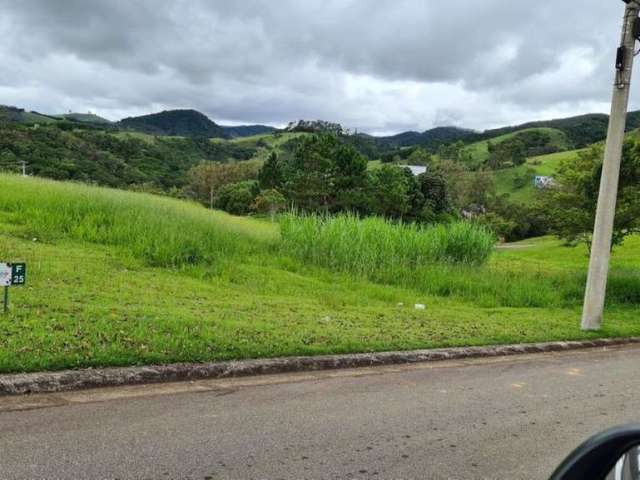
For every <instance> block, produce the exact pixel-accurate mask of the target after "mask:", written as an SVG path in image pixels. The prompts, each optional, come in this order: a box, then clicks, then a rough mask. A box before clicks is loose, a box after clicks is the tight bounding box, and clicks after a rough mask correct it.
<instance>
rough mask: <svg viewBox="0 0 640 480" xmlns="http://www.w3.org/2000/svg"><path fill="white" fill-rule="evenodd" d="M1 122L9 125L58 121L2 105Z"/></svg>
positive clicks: (36, 113) (0, 109)
mask: <svg viewBox="0 0 640 480" xmlns="http://www.w3.org/2000/svg"><path fill="white" fill-rule="evenodd" d="M0 121H4V122H9V123H25V124H35V123H38V124H40V123H52V122H56V121H58V119H57V118H55V117H52V116H50V115H44V114H42V113H38V112H28V111H26V110H25V109H23V108H18V107H11V106H8V105H0Z"/></svg>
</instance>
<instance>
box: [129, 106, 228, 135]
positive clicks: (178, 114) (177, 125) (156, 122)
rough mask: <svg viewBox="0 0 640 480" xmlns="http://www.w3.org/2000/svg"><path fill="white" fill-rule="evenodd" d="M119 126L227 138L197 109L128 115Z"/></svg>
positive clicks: (161, 133)
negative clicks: (137, 115)
mask: <svg viewBox="0 0 640 480" xmlns="http://www.w3.org/2000/svg"><path fill="white" fill-rule="evenodd" d="M117 126H118V127H119V128H121V129H124V130H134V131H138V132H143V133H149V134H152V135H166V136H172V137H205V138H226V137H227V134H226V133H225V130H224V129H223V128H222V127H220V126H219V125H217V124H216V123H214V122H213V121H211V120H210V119H209V117H207V116H206V115H204V114H203V113H200V112H198V111H196V110H165V111H163V112H160V113H152V114H150V115H142V116H140V117H127V118H123V119H122V120H120V121H119V122H118V124H117Z"/></svg>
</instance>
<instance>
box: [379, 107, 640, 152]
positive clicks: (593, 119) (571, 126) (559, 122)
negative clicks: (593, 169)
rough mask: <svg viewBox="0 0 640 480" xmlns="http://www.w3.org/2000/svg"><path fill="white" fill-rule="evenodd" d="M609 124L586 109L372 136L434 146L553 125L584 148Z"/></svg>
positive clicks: (630, 125)
mask: <svg viewBox="0 0 640 480" xmlns="http://www.w3.org/2000/svg"><path fill="white" fill-rule="evenodd" d="M608 126H609V116H608V115H605V114H604V113H589V114H586V115H578V116H575V117H567V118H557V119H553V120H541V121H535V122H527V123H522V124H520V125H512V126H508V127H501V128H494V129H490V130H485V131H483V132H478V131H474V130H469V129H464V128H458V127H436V128H432V129H431V130H427V131H425V132H422V133H420V132H413V131H409V132H402V133H399V134H397V135H392V136H388V137H373V138H376V140H377V141H378V143H379V144H381V145H384V146H390V147H411V146H417V145H420V146H423V147H426V148H432V149H434V148H437V147H439V146H440V145H446V144H449V143H453V142H457V141H458V140H462V141H464V142H465V143H472V142H478V141H481V140H489V139H491V138H494V137H498V136H500V135H505V134H507V133H513V132H517V131H520V130H526V129H530V128H553V129H557V130H561V131H562V132H563V133H564V134H565V135H566V136H567V139H568V140H569V144H570V145H569V147H570V148H583V147H586V146H587V145H591V144H592V143H596V142H600V141H602V140H604V139H605V138H606V136H607V128H608ZM636 128H640V111H635V112H629V114H628V115H627V131H629V130H634V129H636Z"/></svg>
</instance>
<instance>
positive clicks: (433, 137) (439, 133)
mask: <svg viewBox="0 0 640 480" xmlns="http://www.w3.org/2000/svg"><path fill="white" fill-rule="evenodd" d="M474 135H476V132H474V131H473V130H468V129H464V128H458V127H436V128H432V129H430V130H426V131H424V132H422V133H420V132H413V131H410V132H402V133H399V134H397V135H392V136H389V137H376V138H377V140H378V141H379V142H380V143H382V144H384V145H389V146H395V147H410V146H414V145H420V146H423V147H426V148H429V149H436V148H437V147H439V146H440V145H444V144H447V143H453V142H457V141H458V140H463V141H464V140H467V139H469V138H474Z"/></svg>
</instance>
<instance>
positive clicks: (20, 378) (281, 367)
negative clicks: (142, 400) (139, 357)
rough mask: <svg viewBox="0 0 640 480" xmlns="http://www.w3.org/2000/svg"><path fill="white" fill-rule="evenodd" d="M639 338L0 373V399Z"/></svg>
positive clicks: (491, 354) (479, 355) (511, 352)
mask: <svg viewBox="0 0 640 480" xmlns="http://www.w3.org/2000/svg"><path fill="white" fill-rule="evenodd" d="M639 343H640V337H631V338H611V339H595V340H585V341H561V342H544V343H527V344H517V345H497V346H487V347H454V348H438V349H432V350H411V351H395V352H378V353H354V354H345V355H319V356H309V357H278V358H268V359H258V360H238V361H226V362H211V363H174V364H167V365H150V366H144V367H109V368H86V369H78V370H62V371H58V372H38V373H25V374H8V375H0V396H2V395H21V394H33V393H53V392H64V391H71V390H83V389H89V388H100V387H116V386H122V385H141V384H145V383H163V382H177V381H189V380H202V379H213V378H225V377H246V376H254V375H265V374H278V373H288V372H304V371H315V370H336V369H344V368H359V367H374V366H379V365H397V364H407V363H423V362H436V361H442V360H456V359H464V358H482V357H496V356H509V355H523V354H531V353H545V352H560V351H568V350H580V349H587V348H599V347H612V346H620V345H630V344H639Z"/></svg>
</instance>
